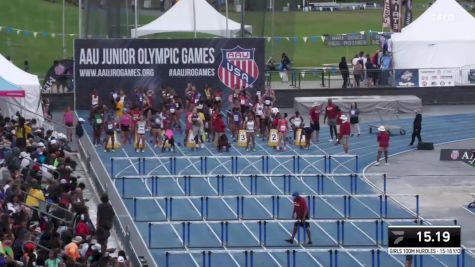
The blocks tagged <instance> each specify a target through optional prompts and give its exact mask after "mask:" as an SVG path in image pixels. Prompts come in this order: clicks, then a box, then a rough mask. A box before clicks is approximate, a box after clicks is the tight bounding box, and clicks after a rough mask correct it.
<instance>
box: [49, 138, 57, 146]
mask: <svg viewBox="0 0 475 267" xmlns="http://www.w3.org/2000/svg"><path fill="white" fill-rule="evenodd" d="M50 143H51V144H52V145H56V143H58V141H56V139H53V140H51V142H50Z"/></svg>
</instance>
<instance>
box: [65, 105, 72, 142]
mask: <svg viewBox="0 0 475 267" xmlns="http://www.w3.org/2000/svg"><path fill="white" fill-rule="evenodd" d="M64 126H65V127H66V135H67V137H68V141H69V142H72V141H73V129H74V113H73V111H72V110H71V107H70V106H68V107H67V108H66V111H65V112H64Z"/></svg>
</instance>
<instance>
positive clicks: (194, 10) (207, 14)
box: [131, 0, 252, 37]
mask: <svg viewBox="0 0 475 267" xmlns="http://www.w3.org/2000/svg"><path fill="white" fill-rule="evenodd" d="M227 22H228V23H227V24H228V25H227V28H226V17H225V16H223V15H221V13H219V12H218V11H217V10H216V9H214V8H213V7H212V6H211V5H210V4H209V3H208V2H207V1H206V0H180V1H178V2H177V3H176V4H175V5H174V6H173V7H172V8H170V9H169V10H168V11H167V12H165V13H164V14H163V15H161V16H160V17H159V18H157V19H156V20H154V21H152V22H150V23H149V24H146V25H144V26H142V27H139V28H137V29H132V30H131V36H132V37H140V36H144V35H149V34H154V33H161V32H201V33H208V34H213V35H219V36H223V37H231V36H232V35H233V34H235V33H236V32H239V31H240V30H241V24H240V23H237V22H235V21H233V20H230V19H227ZM244 28H245V30H246V31H249V32H251V31H252V27H251V26H249V25H245V27H244ZM226 29H228V30H229V36H227V34H226Z"/></svg>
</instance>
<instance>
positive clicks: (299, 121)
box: [289, 111, 304, 140]
mask: <svg viewBox="0 0 475 267" xmlns="http://www.w3.org/2000/svg"><path fill="white" fill-rule="evenodd" d="M289 122H290V125H291V126H292V131H293V132H294V140H295V139H296V138H297V130H299V129H301V130H302V129H303V126H304V122H303V117H302V116H300V112H298V111H295V115H294V116H292V117H290V119H289Z"/></svg>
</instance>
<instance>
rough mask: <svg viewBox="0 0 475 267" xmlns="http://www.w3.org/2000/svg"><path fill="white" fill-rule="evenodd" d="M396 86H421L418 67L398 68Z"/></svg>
mask: <svg viewBox="0 0 475 267" xmlns="http://www.w3.org/2000/svg"><path fill="white" fill-rule="evenodd" d="M395 82H396V87H416V86H419V70H418V69H397V70H396V74H395Z"/></svg>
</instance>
